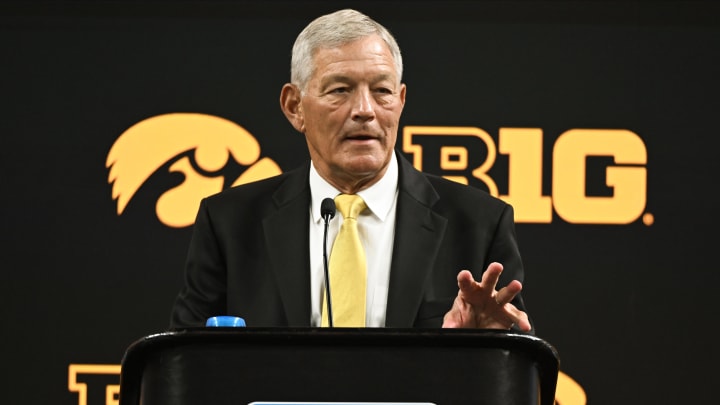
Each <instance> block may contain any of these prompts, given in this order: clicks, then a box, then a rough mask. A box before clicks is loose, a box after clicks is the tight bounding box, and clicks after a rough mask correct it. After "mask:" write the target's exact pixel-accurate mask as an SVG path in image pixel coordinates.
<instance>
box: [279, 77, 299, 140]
mask: <svg viewBox="0 0 720 405" xmlns="http://www.w3.org/2000/svg"><path fill="white" fill-rule="evenodd" d="M301 99H302V96H301V94H300V89H298V87H297V86H295V85H294V84H291V83H286V84H285V85H284V86H283V88H282V90H281V91H280V108H281V109H282V111H283V113H284V114H285V117H287V119H288V121H290V124H292V126H293V127H295V129H296V130H298V131H299V132H301V133H304V132H305V115H304V114H303V110H302V104H301V103H300V100H301Z"/></svg>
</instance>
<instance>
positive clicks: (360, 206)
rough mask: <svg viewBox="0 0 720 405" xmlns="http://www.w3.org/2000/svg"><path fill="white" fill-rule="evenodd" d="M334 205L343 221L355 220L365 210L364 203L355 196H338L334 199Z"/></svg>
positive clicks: (360, 198)
mask: <svg viewBox="0 0 720 405" xmlns="http://www.w3.org/2000/svg"><path fill="white" fill-rule="evenodd" d="M335 205H336V206H337V209H338V211H340V213H341V214H342V216H343V218H345V219H347V218H355V219H357V217H358V215H360V213H361V212H363V210H365V208H367V205H366V204H365V201H364V200H363V199H362V197H360V196H359V195H357V194H340V195H338V196H337V197H335Z"/></svg>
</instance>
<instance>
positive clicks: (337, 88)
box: [330, 87, 347, 94]
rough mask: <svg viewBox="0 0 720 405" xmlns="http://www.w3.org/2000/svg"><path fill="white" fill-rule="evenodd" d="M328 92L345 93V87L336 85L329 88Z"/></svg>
mask: <svg viewBox="0 0 720 405" xmlns="http://www.w3.org/2000/svg"><path fill="white" fill-rule="evenodd" d="M330 93H335V94H338V93H347V87H336V88H334V89H330Z"/></svg>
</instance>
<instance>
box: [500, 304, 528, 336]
mask: <svg viewBox="0 0 720 405" xmlns="http://www.w3.org/2000/svg"><path fill="white" fill-rule="evenodd" d="M505 309H506V310H507V315H508V318H509V319H510V321H511V322H512V324H511V325H510V326H509V327H512V325H516V326H517V327H518V329H520V330H522V331H524V332H529V331H530V330H531V329H532V325H530V319H529V318H528V316H527V313H525V312H523V311H521V310H519V309H517V308H516V307H515V306H514V305H512V304H508V305H506V306H505Z"/></svg>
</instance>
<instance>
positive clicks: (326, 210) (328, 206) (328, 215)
mask: <svg viewBox="0 0 720 405" xmlns="http://www.w3.org/2000/svg"><path fill="white" fill-rule="evenodd" d="M320 215H321V216H322V217H323V218H325V220H328V219H333V218H334V217H335V200H333V199H332V198H326V199H324V200H322V203H321V204H320Z"/></svg>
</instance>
